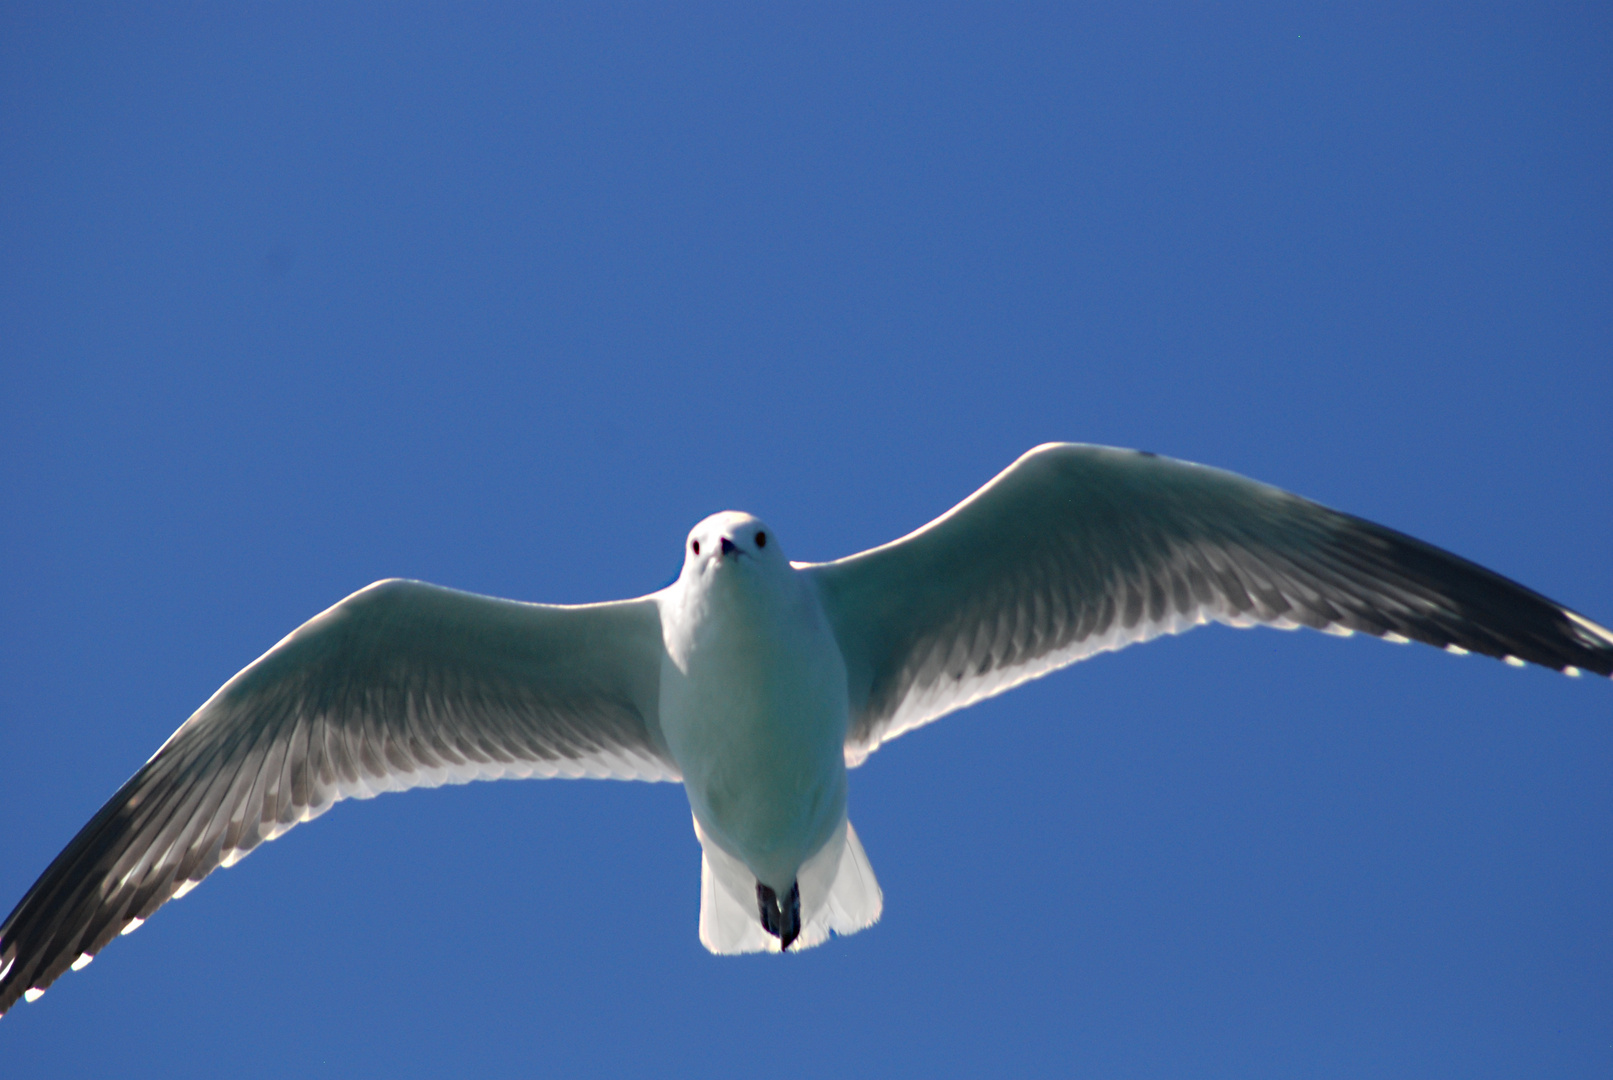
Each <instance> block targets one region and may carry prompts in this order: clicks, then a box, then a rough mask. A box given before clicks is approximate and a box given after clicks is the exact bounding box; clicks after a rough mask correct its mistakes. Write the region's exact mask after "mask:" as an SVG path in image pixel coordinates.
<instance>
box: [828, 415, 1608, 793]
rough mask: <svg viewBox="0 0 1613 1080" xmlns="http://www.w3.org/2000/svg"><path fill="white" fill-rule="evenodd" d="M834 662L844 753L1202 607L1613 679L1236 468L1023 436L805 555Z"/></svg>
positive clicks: (1433, 556)
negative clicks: (997, 461)
mask: <svg viewBox="0 0 1613 1080" xmlns="http://www.w3.org/2000/svg"><path fill="white" fill-rule="evenodd" d="M799 569H801V570H802V571H804V572H806V573H809V574H811V575H812V576H813V578H814V580H815V581H816V582H817V584H818V588H819V592H820V595H821V597H822V599H823V603H824V608H825V610H826V611H827V612H828V614H829V619H830V622H831V624H832V625H833V626H834V629H835V635H836V637H837V639H838V640H839V642H840V646H841V651H842V653H843V654H844V656H845V659H846V667H847V672H848V676H849V679H850V683H851V687H850V689H851V699H852V700H851V706H852V723H851V728H850V731H849V733H848V737H847V740H846V760H847V762H848V764H852V765H855V764H858V763H860V762H861V761H862V760H863V759H864V758H865V757H867V755H868V754H869V753H871V752H872V751H873V750H874V749H875V748H877V747H878V746H879V744H880V743H881V742H883V741H885V740H887V739H892V738H895V737H896V736H897V735H900V734H901V733H902V732H904V731H909V730H911V729H912V728H915V727H918V726H919V725H921V724H925V723H928V722H929V721H931V720H934V719H935V718H937V717H939V716H943V715H945V714H946V713H949V712H951V711H953V710H954V709H959V708H962V707H964V706H966V705H969V704H971V703H972V702H975V701H978V700H980V699H981V698H985V697H990V696H992V695H993V694H999V693H1001V692H1003V691H1004V690H1007V689H1009V688H1010V687H1012V686H1015V685H1017V684H1019V683H1021V682H1024V681H1025V680H1027V679H1033V678H1036V677H1037V676H1040V675H1044V674H1046V673H1048V672H1050V671H1053V670H1055V669H1057V668H1060V667H1063V666H1065V665H1066V664H1070V663H1073V662H1075V661H1077V660H1080V659H1083V658H1085V657H1088V656H1091V655H1093V654H1095V653H1099V652H1105V651H1109V650H1112V649H1119V648H1123V647H1124V646H1126V645H1130V644H1133V643H1135V642H1139V641H1147V640H1148V639H1150V638H1153V637H1157V636H1158V635H1160V634H1175V633H1180V632H1181V631H1183V630H1187V629H1191V628H1192V627H1194V626H1199V625H1202V624H1203V623H1206V622H1210V621H1216V622H1224V623H1229V624H1232V625H1236V626H1250V625H1254V624H1256V623H1263V624H1266V625H1270V626H1277V627H1283V628H1290V629H1291V628H1294V627H1298V626H1311V627H1315V628H1317V629H1322V630H1328V631H1330V632H1333V633H1340V634H1349V633H1352V632H1355V631H1361V632H1364V633H1369V634H1374V635H1377V636H1379V637H1383V638H1386V639H1389V640H1396V641H1404V640H1407V639H1411V640H1416V641H1423V642H1427V643H1429V644H1433V645H1438V646H1440V647H1443V648H1447V649H1449V650H1451V651H1452V652H1461V651H1471V652H1479V653H1485V654H1487V655H1489V656H1494V657H1498V658H1503V659H1507V658H1510V659H1512V660H1514V661H1529V662H1532V663H1536V664H1542V665H1544V666H1547V667H1552V668H1556V669H1558V670H1561V671H1565V672H1567V673H1569V674H1577V673H1578V669H1581V668H1583V669H1585V670H1588V671H1594V672H1597V673H1599V674H1602V675H1608V674H1613V635H1610V633H1609V631H1607V630H1606V629H1605V628H1603V627H1600V626H1598V625H1597V624H1595V623H1593V622H1591V621H1590V620H1589V619H1585V618H1584V617H1583V616H1580V615H1577V614H1575V613H1574V612H1571V611H1568V610H1567V609H1565V608H1563V607H1562V606H1561V605H1559V604H1556V603H1553V602H1552V601H1550V600H1547V599H1546V598H1545V597H1542V596H1540V595H1539V594H1538V593H1534V592H1531V591H1530V590H1528V589H1526V588H1524V587H1523V586H1521V585H1518V584H1516V583H1515V582H1512V581H1509V580H1507V579H1506V578H1503V577H1501V576H1500V575H1498V574H1495V573H1493V572H1491V571H1489V570H1486V569H1484V568H1483V567H1481V566H1478V565H1476V564H1474V563H1471V562H1468V561H1467V560H1466V559H1462V558H1460V557H1458V556H1456V555H1452V554H1450V553H1449V552H1445V551H1441V550H1440V549H1438V548H1436V547H1433V546H1432V545H1429V544H1425V543H1423V542H1422V541H1420V540H1415V539H1413V538H1411V537H1409V536H1405V535H1403V534H1401V533H1398V532H1395V531H1394V530H1392V529H1387V528H1384V527H1383V526H1380V525H1374V524H1372V523H1371V522H1368V521H1363V520H1362V519H1360V518H1356V517H1351V516H1349V515H1347V514H1340V513H1337V512H1335V511H1332V510H1329V509H1327V508H1325V507H1322V506H1318V505H1317V504H1316V503H1313V502H1309V501H1308V500H1305V499H1302V498H1300V497H1298V496H1296V495H1291V494H1289V493H1287V492H1285V491H1280V490H1278V489H1277V488H1274V487H1270V486H1268V485H1265V484H1260V483H1256V482H1255V481H1253V480H1248V479H1245V478H1244V477H1241V476H1237V475H1235V474H1233V473H1228V472H1223V471H1221V470H1219V469H1211V468H1207V467H1205V466H1202V465H1192V464H1189V463H1187V462H1182V461H1173V460H1171V459H1169V458H1162V457H1157V456H1155V455H1152V454H1141V453H1138V452H1136V451H1132V450H1118V449H1114V448H1110V447H1101V446H1084V445H1079V444H1048V445H1046V446H1041V447H1037V448H1036V449H1035V450H1032V451H1031V452H1030V453H1028V454H1026V455H1025V456H1023V457H1022V458H1020V459H1019V460H1018V461H1017V462H1015V463H1014V464H1013V465H1012V466H1010V467H1009V468H1008V469H1006V470H1005V471H1004V472H1002V473H1001V474H1000V475H999V476H997V478H996V479H994V480H992V481H991V483H989V484H987V485H986V486H985V487H983V488H981V489H980V490H979V491H977V492H976V493H975V494H974V495H972V496H970V497H969V498H968V499H966V500H965V501H964V502H962V503H960V504H959V505H958V506H957V507H955V508H953V509H952V510H951V511H949V512H948V513H946V514H945V515H943V516H942V517H940V518H938V519H937V520H935V521H933V522H931V523H930V524H928V525H926V526H924V527H923V528H922V529H919V530H918V531H917V532H914V533H911V534H909V535H908V536H905V537H903V538H902V539H900V540H896V541H894V542H892V543H889V544H886V545H884V546H882V547H878V548H874V549H872V550H870V551H865V552H862V553H861V554H858V555H853V556H851V557H849V558H846V559H841V560H838V561H836V562H831V563H820V564H815V565H812V564H803V565H801V566H800V567H799Z"/></svg>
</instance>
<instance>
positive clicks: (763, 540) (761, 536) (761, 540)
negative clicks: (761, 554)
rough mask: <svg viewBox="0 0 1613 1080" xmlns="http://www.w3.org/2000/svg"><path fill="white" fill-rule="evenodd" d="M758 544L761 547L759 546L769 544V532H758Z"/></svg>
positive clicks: (762, 546)
mask: <svg viewBox="0 0 1613 1080" xmlns="http://www.w3.org/2000/svg"><path fill="white" fill-rule="evenodd" d="M756 546H757V547H759V548H764V547H766V546H767V534H766V533H764V532H759V533H757V534H756Z"/></svg>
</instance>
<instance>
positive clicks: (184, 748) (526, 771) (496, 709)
mask: <svg viewBox="0 0 1613 1080" xmlns="http://www.w3.org/2000/svg"><path fill="white" fill-rule="evenodd" d="M662 650H663V646H662V644H661V620H660V614H659V610H658V608H657V605H656V601H655V600H654V599H653V598H651V597H644V598H641V599H638V600H624V601H620V602H617V603H608V604H588V605H583V606H580V607H558V606H551V605H545V604H523V603H516V602H514V601H510V600H497V599H493V598H491V597H486V596H476V595H474V594H471V593H464V592H458V591H455V590H453V589H443V588H439V587H437V586H435V585H427V584H424V583H422V582H416V581H382V582H378V583H377V584H375V585H371V586H370V587H369V588H367V589H363V590H361V591H359V592H356V593H354V594H353V595H352V596H349V597H348V598H347V599H345V600H343V601H342V602H341V603H339V604H337V605H336V606H335V607H333V608H331V609H329V610H328V611H325V612H324V613H322V614H320V615H317V616H315V617H314V618H313V619H310V620H309V621H308V622H306V623H304V624H303V625H302V626H301V627H299V628H298V629H297V630H295V631H294V632H292V633H291V634H290V635H289V636H288V637H286V638H285V639H284V640H283V641H281V642H280V643H279V644H278V645H276V646H275V647H274V648H273V649H270V650H269V651H268V652H267V653H265V654H264V655H263V656H262V657H260V658H259V659H258V660H257V661H255V662H254V663H253V664H251V665H250V666H249V667H247V668H246V669H245V670H243V671H242V672H241V673H240V674H238V675H236V676H235V677H234V678H233V679H231V680H230V681H229V682H227V683H225V684H224V686H223V687H222V688H221V689H220V690H219V691H218V693H216V694H214V695H213V696H212V697H211V698H210V699H208V701H207V703H206V704H204V705H203V706H202V707H201V708H200V709H198V710H197V711H196V713H195V715H193V716H192V717H191V718H190V719H189V720H187V721H185V723H184V724H183V725H182V726H181V727H180V728H179V730H178V731H176V732H174V734H173V735H172V737H170V738H169V739H168V741H167V742H166V743H164V744H163V746H162V748H161V749H159V750H158V751H157V752H156V754H154V755H153V756H152V758H151V760H150V761H148V762H146V764H145V765H144V767H142V768H141V769H140V771H139V772H137V773H135V775H134V776H133V777H131V778H130V779H129V781H128V782H127V783H125V784H124V785H123V787H122V788H120V789H119V790H118V792H117V794H115V795H113V796H112V798H111V799H110V800H109V801H108V802H107V804H106V805H105V806H103V807H102V808H101V810H100V812H99V813H97V814H96V815H95V817H94V818H93V819H91V821H90V823H89V824H88V825H86V826H84V828H83V829H81V830H80V831H79V834H78V835H77V836H75V837H74V838H73V840H72V842H71V843H69V844H68V845H67V847H66V849H65V850H63V851H62V853H61V854H60V855H58V856H57V857H56V860H55V861H54V862H52V863H51V864H50V867H49V868H48V869H47V870H46V871H45V873H44V874H43V875H41V876H40V878H39V880H38V881H37V882H35V883H34V886H33V888H31V889H30V890H29V891H28V894H27V895H26V896H24V897H23V899H22V902H21V903H19V904H18V905H17V907H16V909H15V910H13V911H12V913H11V915H10V916H9V917H7V919H6V921H5V922H4V924H0V1013H4V1012H5V1011H6V1010H7V1009H9V1008H10V1007H11V1006H12V1004H13V1003H15V1002H16V1000H17V999H18V998H19V997H22V996H25V994H26V995H27V996H29V997H30V999H31V998H32V997H33V996H35V995H36V993H39V992H43V990H44V988H45V987H47V986H49V985H50V984H51V982H52V981H54V980H55V979H56V978H57V976H59V975H61V974H62V973H63V972H64V971H66V970H67V969H68V968H69V966H74V967H77V966H82V965H83V964H86V963H88V962H89V960H90V958H92V957H93V956H94V955H95V954H96V953H97V952H98V951H100V949H101V947H102V946H104V945H105V944H106V943H107V942H108V941H110V940H111V939H112V938H113V937H115V936H117V935H118V934H119V933H127V932H129V931H130V930H132V929H134V928H135V927H137V926H139V925H140V924H141V923H142V922H143V921H144V920H145V919H147V918H149V917H150V915H151V913H152V912H154V911H156V909H157V908H158V907H160V906H161V905H162V904H164V903H166V902H167V901H168V900H169V899H170V898H173V897H175V896H182V895H184V894H185V893H186V892H188V891H190V889H191V888H193V887H194V886H195V885H196V884H197V883H199V882H200V881H201V880H202V879H203V878H204V877H206V876H207V875H208V874H209V873H211V872H212V871H213V870H214V869H215V868H217V867H219V866H221V865H222V866H230V865H233V864H234V863H235V862H236V861H237V860H239V859H241V858H242V857H244V856H245V855H246V854H247V853H248V852H250V851H251V850H252V849H253V848H254V847H256V846H257V845H258V844H259V843H260V842H261V841H264V840H271V839H273V838H275V837H276V836H279V835H280V834H281V833H283V832H285V831H286V830H287V829H289V828H291V827H292V826H294V825H296V824H298V823H300V822H304V821H308V820H311V819H312V818H315V817H317V816H319V815H320V814H322V813H324V811H326V810H327V809H329V808H330V807H331V805H332V804H334V803H335V802H337V801H338V800H341V799H344V798H349V797H357V798H368V797H370V796H372V795H375V794H377V793H378V792H382V791H399V790H403V789H405V788H411V787H421V786H435V785H438V784H443V783H464V782H465V781H468V780H477V779H496V778H498V777H526V776H600V777H605V776H612V777H620V778H624V779H643V780H675V779H677V778H678V768H677V765H676V764H675V763H674V762H673V760H672V757H671V754H670V753H669V752H668V751H667V749H666V743H665V740H664V739H663V738H662V736H661V728H660V720H659V713H658V708H657V699H658V697H659V686H660V670H661V655H662Z"/></svg>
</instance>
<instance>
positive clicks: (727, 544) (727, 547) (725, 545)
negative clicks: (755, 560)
mask: <svg viewBox="0 0 1613 1080" xmlns="http://www.w3.org/2000/svg"><path fill="white" fill-rule="evenodd" d="M738 550H739V549H738V548H736V547H735V546H734V542H733V541H732V540H730V539H728V537H726V536H725V537H723V538H722V553H723V554H724V555H727V554H728V553H730V552H733V551H738Z"/></svg>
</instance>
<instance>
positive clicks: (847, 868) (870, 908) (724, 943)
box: [694, 821, 885, 955]
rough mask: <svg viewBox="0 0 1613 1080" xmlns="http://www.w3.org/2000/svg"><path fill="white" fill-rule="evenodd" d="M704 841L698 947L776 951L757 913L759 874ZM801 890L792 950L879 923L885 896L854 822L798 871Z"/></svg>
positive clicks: (699, 832)
mask: <svg viewBox="0 0 1613 1080" xmlns="http://www.w3.org/2000/svg"><path fill="white" fill-rule="evenodd" d="M694 828H695V835H696V836H698V837H699V838H700V847H701V851H702V857H701V860H700V943H701V944H702V945H704V946H705V947H706V948H708V949H710V950H711V951H712V952H714V953H719V954H722V955H732V954H735V953H748V952H778V951H779V939H778V938H776V937H774V936H773V935H772V934H769V933H768V932H767V930H766V929H765V928H764V927H763V926H762V921H761V919H760V918H759V917H758V914H757V909H756V884H757V882H756V875H754V874H752V873H751V872H750V868H749V867H747V866H746V865H745V864H744V863H743V862H741V861H740V860H739V859H736V858H734V857H733V856H732V855H730V854H728V853H727V852H726V851H724V850H723V849H722V848H720V847H718V846H717V845H716V844H714V843H712V842H711V841H710V840H709V839H707V837H706V835H705V833H704V832H703V831H702V830H701V828H700V822H698V821H696V822H695V826H694ZM795 880H796V884H797V886H799V888H800V891H801V934H800V936H799V937H797V938H796V939H795V941H794V943H792V944H791V945H790V951H791V952H796V951H799V950H801V949H809V948H811V947H812V946H814V945H820V944H822V943H823V942H825V941H827V940H828V939H829V935H830V934H831V933H835V934H855V933H856V932H857V931H858V930H862V929H864V928H866V927H869V926H872V925H873V924H874V923H876V922H878V921H879V915H880V912H881V911H882V910H883V909H884V906H885V897H884V894H883V893H881V892H880V890H879V882H878V881H876V880H875V879H874V870H873V867H871V866H869V865H868V856H867V854H866V853H865V852H864V851H863V846H862V843H861V842H860V841H859V840H858V839H857V830H855V829H853V828H852V827H851V822H849V821H847V822H845V823H843V824H842V826H841V827H840V829H839V830H837V831H836V832H835V834H834V835H833V836H832V837H830V838H829V842H828V843H827V844H825V845H823V848H822V849H821V850H820V851H819V852H818V853H817V854H816V855H814V856H812V858H810V859H808V860H807V861H806V863H805V864H804V865H803V866H802V867H801V869H800V870H799V871H798V872H797V873H796V879H795Z"/></svg>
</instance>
